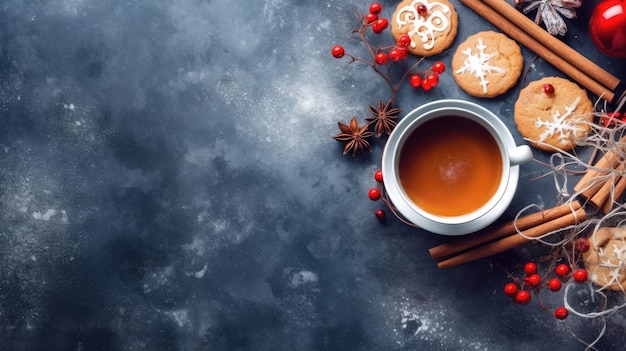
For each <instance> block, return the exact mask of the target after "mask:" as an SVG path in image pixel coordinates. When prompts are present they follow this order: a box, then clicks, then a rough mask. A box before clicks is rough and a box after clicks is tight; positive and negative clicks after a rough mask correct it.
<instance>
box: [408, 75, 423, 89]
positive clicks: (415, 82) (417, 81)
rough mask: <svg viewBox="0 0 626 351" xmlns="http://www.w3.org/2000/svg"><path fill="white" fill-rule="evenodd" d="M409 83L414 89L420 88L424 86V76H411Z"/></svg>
mask: <svg viewBox="0 0 626 351" xmlns="http://www.w3.org/2000/svg"><path fill="white" fill-rule="evenodd" d="M409 83H411V86H412V87H413V88H419V87H420V86H422V76H420V75H419V74H411V77H410V78H409Z"/></svg>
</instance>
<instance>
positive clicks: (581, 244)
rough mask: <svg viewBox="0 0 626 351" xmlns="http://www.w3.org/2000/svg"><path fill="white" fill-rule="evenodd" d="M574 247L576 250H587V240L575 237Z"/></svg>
mask: <svg viewBox="0 0 626 351" xmlns="http://www.w3.org/2000/svg"><path fill="white" fill-rule="evenodd" d="M574 247H575V248H576V251H578V252H581V253H582V252H587V251H589V240H587V239H585V238H578V239H576V243H574Z"/></svg>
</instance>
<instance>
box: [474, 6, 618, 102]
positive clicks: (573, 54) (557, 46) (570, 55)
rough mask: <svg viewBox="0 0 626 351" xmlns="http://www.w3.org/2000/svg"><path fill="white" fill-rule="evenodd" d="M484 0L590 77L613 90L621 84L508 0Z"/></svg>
mask: <svg viewBox="0 0 626 351" xmlns="http://www.w3.org/2000/svg"><path fill="white" fill-rule="evenodd" d="M483 1H484V2H485V3H486V4H488V5H489V6H491V8H493V9H494V10H496V11H497V12H499V13H500V14H501V15H503V16H504V17H506V18H508V19H509V20H510V21H511V22H513V23H515V25H517V26H518V27H519V28H520V29H521V30H523V31H524V32H526V33H528V34H530V36H532V37H533V38H535V39H536V40H537V41H538V42H540V43H543V45H544V46H545V47H547V48H551V49H553V50H554V51H555V53H556V54H558V55H559V56H560V57H561V58H563V59H565V60H566V61H568V62H569V63H571V64H572V65H574V66H576V67H578V68H579V69H580V70H581V71H583V72H584V73H585V74H587V75H588V76H589V77H591V78H593V79H595V80H596V81H597V82H598V83H600V84H602V85H604V86H605V87H607V88H609V89H611V90H615V89H616V88H617V86H618V85H619V83H620V80H619V79H618V78H617V77H615V76H614V75H612V74H610V73H609V72H607V71H605V70H604V69H603V68H602V67H600V66H598V65H597V64H596V63H594V62H593V61H591V60H589V59H588V58H587V57H585V56H583V55H582V54H581V53H579V52H578V51H576V50H574V49H572V48H571V47H570V46H568V45H567V44H565V43H564V42H563V41H561V40H559V39H558V38H556V37H555V36H553V35H551V34H550V33H548V32H547V31H546V30H544V29H543V28H541V27H540V26H539V25H538V24H537V23H535V22H534V21H533V20H531V19H530V18H528V17H526V15H524V14H523V13H522V12H520V11H518V10H517V9H516V8H515V7H513V6H511V5H509V4H508V3H507V2H506V1H504V0H483Z"/></svg>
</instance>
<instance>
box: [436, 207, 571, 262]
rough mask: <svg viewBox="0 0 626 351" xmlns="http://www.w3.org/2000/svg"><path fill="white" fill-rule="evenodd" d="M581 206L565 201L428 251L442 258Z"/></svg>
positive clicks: (560, 215)
mask: <svg viewBox="0 0 626 351" xmlns="http://www.w3.org/2000/svg"><path fill="white" fill-rule="evenodd" d="M580 207H581V205H580V202H578V201H574V202H572V203H571V204H570V203H565V204H563V205H560V206H556V207H553V208H550V209H547V210H543V211H539V212H535V213H531V214H529V215H526V216H523V217H520V218H518V219H517V221H515V220H512V221H509V222H506V223H504V224H502V225H498V226H496V227H488V228H486V229H483V230H481V231H478V232H476V233H473V234H470V235H467V236H464V237H462V238H459V239H456V240H453V241H449V242H447V243H444V244H441V245H438V246H435V247H432V248H430V249H429V250H428V252H429V253H430V256H431V257H432V258H434V259H435V260H441V259H442V258H445V257H449V256H452V255H455V254H457V253H459V252H462V251H465V250H467V249H470V248H472V247H475V246H478V245H481V244H484V243H487V242H490V241H493V240H496V239H499V238H502V237H505V236H508V235H511V234H514V233H517V230H516V229H515V226H516V225H517V229H519V230H522V231H523V230H526V229H528V228H532V227H534V226H536V225H539V224H541V223H545V222H549V221H551V220H553V219H556V218H559V217H562V216H564V215H566V214H568V213H571V212H572V211H576V210H577V209H579V208H580Z"/></svg>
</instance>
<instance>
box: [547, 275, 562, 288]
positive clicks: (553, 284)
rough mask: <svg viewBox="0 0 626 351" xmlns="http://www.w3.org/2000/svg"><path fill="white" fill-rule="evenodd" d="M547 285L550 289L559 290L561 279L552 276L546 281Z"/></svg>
mask: <svg viewBox="0 0 626 351" xmlns="http://www.w3.org/2000/svg"><path fill="white" fill-rule="evenodd" d="M548 286H549V287H550V290H552V291H559V290H561V280H560V279H559V278H552V279H550V281H549V282H548Z"/></svg>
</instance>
